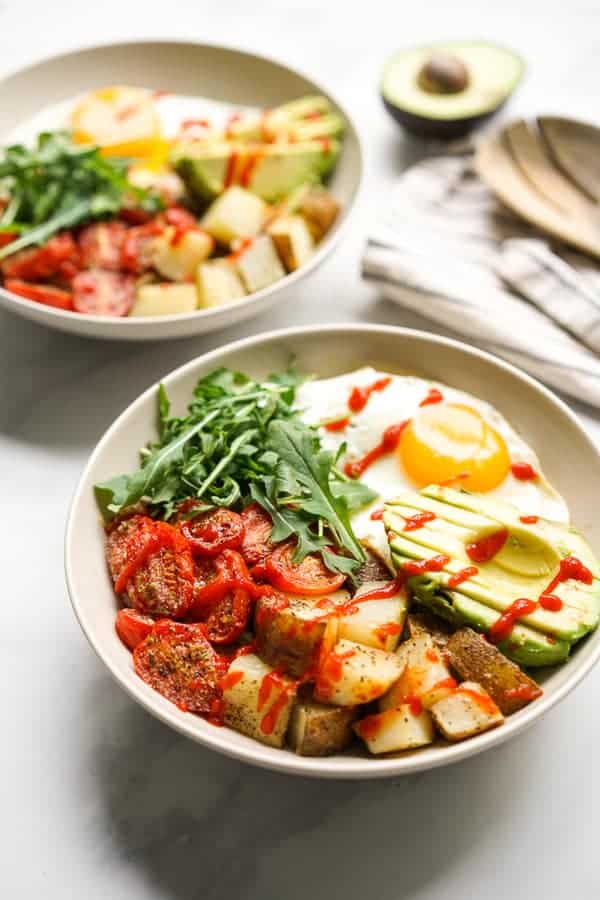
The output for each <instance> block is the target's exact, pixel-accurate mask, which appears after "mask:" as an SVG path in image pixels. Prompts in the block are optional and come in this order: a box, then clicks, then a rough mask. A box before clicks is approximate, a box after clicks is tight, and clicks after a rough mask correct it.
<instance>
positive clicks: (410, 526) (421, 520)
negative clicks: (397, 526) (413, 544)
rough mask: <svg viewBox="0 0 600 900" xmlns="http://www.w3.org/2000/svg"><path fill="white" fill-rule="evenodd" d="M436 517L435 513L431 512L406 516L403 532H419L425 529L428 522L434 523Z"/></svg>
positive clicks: (426, 511)
mask: <svg viewBox="0 0 600 900" xmlns="http://www.w3.org/2000/svg"><path fill="white" fill-rule="evenodd" d="M435 517H436V515H435V513H434V512H429V510H424V512H418V513H415V514H414V516H405V517H404V528H403V529H402V530H403V531H417V530H418V529H419V528H423V526H424V525H426V524H427V522H433V520H434V519H435Z"/></svg>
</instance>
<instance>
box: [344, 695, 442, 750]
mask: <svg viewBox="0 0 600 900" xmlns="http://www.w3.org/2000/svg"><path fill="white" fill-rule="evenodd" d="M354 730H355V732H356V734H357V735H358V736H359V737H360V738H362V740H363V741H364V742H365V744H366V745H367V747H368V748H369V750H370V751H371V753H395V752H399V751H401V750H415V749H416V748H417V747H424V746H425V745H426V744H431V742H432V741H433V738H434V728H433V722H432V720H431V714H430V713H429V712H428V711H427V710H426V709H420V710H418V709H414V707H413V706H412V705H411V704H410V703H404V704H403V705H402V706H399V707H398V708H397V709H388V710H386V711H385V712H380V713H375V715H372V716H367V718H366V719H361V721H360V722H357V723H356V724H355V726H354Z"/></svg>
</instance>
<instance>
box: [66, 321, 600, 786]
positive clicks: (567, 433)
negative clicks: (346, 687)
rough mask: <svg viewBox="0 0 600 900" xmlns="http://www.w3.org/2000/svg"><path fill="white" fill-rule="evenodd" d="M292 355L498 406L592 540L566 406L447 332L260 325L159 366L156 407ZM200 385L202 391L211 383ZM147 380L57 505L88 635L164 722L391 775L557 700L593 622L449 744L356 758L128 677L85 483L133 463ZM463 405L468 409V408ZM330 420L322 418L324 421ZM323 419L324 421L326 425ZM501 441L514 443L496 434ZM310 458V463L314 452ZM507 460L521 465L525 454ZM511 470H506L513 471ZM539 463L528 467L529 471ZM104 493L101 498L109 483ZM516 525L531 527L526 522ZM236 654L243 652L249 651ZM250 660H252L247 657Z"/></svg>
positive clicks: (501, 730) (351, 769) (284, 764)
mask: <svg viewBox="0 0 600 900" xmlns="http://www.w3.org/2000/svg"><path fill="white" fill-rule="evenodd" d="M292 359H293V361H294V363H293V364H294V369H295V370H296V371H298V372H301V373H305V374H307V375H309V374H313V375H314V376H315V377H316V378H319V379H330V378H334V377H336V376H340V375H341V374H342V373H356V372H357V370H358V371H360V370H361V369H363V368H364V367H365V366H372V367H374V368H375V369H377V370H379V371H380V372H387V373H398V374H397V375H390V376H388V378H387V380H386V384H387V383H389V382H391V381H392V379H393V378H397V379H398V383H400V382H401V379H402V378H404V377H406V375H405V373H411V377H413V380H412V381H410V384H411V385H413V386H414V385H415V384H416V385H422V384H425V383H428V384H434V385H437V387H435V388H432V389H431V391H430V392H429V394H428V395H427V398H428V399H427V403H426V404H423V403H422V402H421V403H420V404H419V406H420V407H421V408H422V409H426V410H429V409H433V404H434V402H435V401H437V400H439V399H441V397H440V396H438V395H440V394H441V391H442V390H447V391H448V392H451V391H457V392H463V393H462V395H461V396H466V394H468V396H469V397H471V398H472V399H473V403H474V404H475V402H477V403H479V404H481V409H492V407H493V409H494V410H495V411H496V412H495V416H496V419H495V421H496V423H497V427H498V429H499V430H501V429H500V424H498V423H500V418H499V417H500V416H502V417H506V421H507V422H510V423H511V427H512V429H514V432H512V431H511V434H512V435H513V441H516V440H517V439H518V441H520V442H521V443H520V446H522V447H523V448H524V447H529V448H531V453H537V454H539V459H540V465H541V466H543V474H544V479H545V482H547V483H548V485H550V484H552V485H553V486H554V488H556V489H557V490H558V491H560V496H561V497H562V498H564V502H565V504H567V505H568V508H569V510H570V514H571V518H572V521H573V523H574V524H575V525H576V526H577V528H578V529H580V530H581V532H582V533H583V534H585V535H586V537H587V539H588V541H589V544H590V546H591V548H592V550H593V552H595V553H598V551H599V550H600V526H599V525H598V520H597V516H596V514H595V500H594V498H595V496H596V495H597V492H598V490H599V489H600V457H599V455H598V451H597V449H596V448H595V447H594V445H593V443H592V441H591V440H590V439H589V437H588V436H587V435H586V433H585V431H584V429H583V428H582V426H581V425H580V424H579V422H578V420H577V419H576V417H575V416H574V415H573V414H572V413H571V412H570V411H569V409H568V408H567V407H566V406H565V405H564V404H563V403H562V402H561V401H560V400H559V399H557V398H556V397H555V396H554V395H553V394H552V393H551V392H550V391H548V390H547V389H546V388H544V387H543V386H541V385H540V384H539V383H537V382H536V381H534V380H533V379H532V378H530V377H529V376H527V375H525V374H524V373H522V372H521V371H519V370H518V369H516V368H515V367H513V366H511V365H509V364H507V363H505V362H502V361H501V360H499V359H496V358H495V357H493V356H491V355H489V354H487V353H484V352H482V351H479V350H477V349H475V348H473V347H469V346H467V345H465V344H462V343H459V342H457V341H454V340H450V339H447V338H443V337H440V336H435V335H431V334H426V333H422V332H418V331H412V330H410V329H403V328H395V327H388V326H379V325H346V326H338V325H330V326H319V327H307V328H293V329H286V330H282V331H277V332H271V333H268V334H265V335H261V336H258V337H252V338H248V339H245V340H242V341H238V342H236V343H233V344H230V345H228V346H226V347H223V348H220V349H218V350H214V351H211V352H209V353H206V354H204V355H203V356H201V357H199V358H198V359H195V360H192V361H191V362H189V363H187V364H186V365H184V366H182V367H180V368H179V369H177V370H176V371H174V372H172V373H171V374H169V375H167V376H166V377H165V378H163V379H162V381H161V384H162V385H163V388H164V391H161V392H160V396H161V398H162V400H161V406H162V407H163V415H167V414H172V415H176V416H178V417H179V416H182V415H184V413H185V409H186V407H187V405H188V403H189V401H190V397H191V396H192V392H193V390H194V387H195V386H196V384H197V383H198V381H199V379H201V378H205V377H206V376H207V375H209V373H213V372H215V370H219V371H220V372H221V373H222V371H223V369H225V370H227V369H231V370H234V371H239V372H244V373H246V374H247V375H248V376H250V378H251V379H257V380H259V379H265V378H266V377H267V376H268V375H269V373H272V372H285V371H286V370H287V369H288V366H289V364H290V360H292ZM369 371H370V370H369ZM353 377H355V376H353ZM221 378H222V375H218V376H217V379H218V380H219V383H220V379H221ZM356 378H358V375H356ZM424 380H427V381H424ZM327 383H328V382H323V384H327ZM330 383H334V382H330ZM281 384H282V385H287V384H288V382H286V381H284V382H281ZM377 384H378V387H376V388H372V389H373V390H375V391H378V392H380V393H378V394H377V397H376V398H375V399H376V403H375V404H374V407H373V408H374V409H375V406H376V405H377V403H380V401H381V398H382V397H384V396H385V391H384V390H383V388H384V387H386V385H385V384H383V383H382V379H380V380H379V381H378V382H377ZM211 385H212V386H211V391H212V388H213V387H214V383H212V382H211ZM446 386H447V387H446ZM440 388H441V390H440ZM282 390H287V387H285V388H284V387H282ZM165 392H166V394H167V395H168V397H169V400H170V403H171V412H170V413H168V411H166V412H165V408H164V401H165ZM157 393H158V384H155V385H153V386H152V387H150V388H149V389H148V390H146V391H145V392H144V393H143V394H142V395H141V396H140V397H139V398H138V399H137V400H135V401H134V402H133V403H132V404H131V405H130V406H129V407H128V408H127V409H126V410H125V411H124V412H123V413H122V414H121V415H120V416H119V417H118V418H117V420H116V421H115V422H114V424H113V425H112V426H111V427H110V428H109V429H108V431H107V432H106V433H105V435H104V436H103V437H102V439H101V440H100V442H99V443H98V445H97V447H96V448H95V450H94V451H93V453H92V454H91V456H90V459H89V461H88V463H87V466H86V468H85V471H84V473H83V475H82V476H81V479H80V482H79V484H78V486H77V489H76V491H75V496H74V499H73V502H72V506H71V510H70V514H69V519H68V524H67V531H66V545H65V565H66V578H67V585H68V590H69V594H70V597H71V601H72V604H73V608H74V611H75V614H76V616H77V618H78V620H79V622H80V625H81V627H82V629H83V631H84V633H85V635H86V637H87V638H88V640H89V641H90V643H91V645H92V647H93V648H94V650H95V651H96V653H97V654H98V655H99V657H100V659H101V660H102V661H103V662H104V664H105V665H106V667H107V668H108V670H109V672H110V673H111V675H112V676H113V677H114V678H115V679H116V680H117V682H118V683H119V684H120V685H121V686H122V687H123V688H124V689H125V690H126V691H127V692H128V693H129V694H130V695H131V696H132V697H133V698H134V699H135V700H136V701H137V702H138V703H140V704H141V705H142V706H143V707H144V708H145V709H147V710H148V711H149V712H150V713H152V714H153V715H154V716H156V717H157V718H158V719H160V720H161V721H163V722H164V723H165V724H167V725H169V726H170V727H172V728H174V729H175V730H177V731H179V732H180V733H182V734H184V735H186V736H187V737H189V738H191V739H192V740H195V741H197V742H198V743H200V744H203V745H204V746H206V747H209V748H211V749H213V750H216V751H218V752H221V753H224V754H226V755H228V756H231V757H233V758H236V759H239V760H242V761H245V762H248V763H251V764H254V765H258V766H262V767H265V768H268V769H272V770H275V771H280V772H287V773H290V774H297V775H304V776H315V777H327V778H356V779H360V778H383V777H388V776H399V775H403V774H409V773H415V772H419V771H423V770H427V769H431V768H435V767H437V766H443V765H448V764H450V763H453V762H457V761H459V760H462V759H465V758H467V757H469V756H471V755H474V754H476V753H480V752H482V751H483V750H486V749H489V748H491V747H494V746H497V745H499V744H501V743H502V742H503V741H505V740H508V738H510V737H513V736H515V735H517V734H518V733H520V732H521V731H523V730H524V729H525V728H527V727H528V726H529V725H531V724H533V723H534V722H535V721H536V720H537V719H538V718H540V717H541V716H543V715H544V714H545V713H546V712H547V711H548V710H549V709H550V708H551V707H553V706H554V705H555V704H557V703H558V702H559V701H560V700H561V699H563V698H564V697H565V696H566V695H567V694H568V693H569V691H571V690H572V689H573V688H574V687H575V685H576V684H577V683H578V682H579V681H580V680H581V679H582V678H583V677H584V676H585V675H586V674H587V673H588V672H589V671H590V670H591V668H592V667H593V666H594V665H595V663H596V662H597V660H598V656H599V655H600V632H599V631H593V628H592V629H588V630H591V631H592V632H593V633H590V634H588V635H587V636H586V637H584V638H583V639H582V640H581V641H580V642H579V643H577V646H575V647H574V649H573V651H572V653H571V654H570V656H569V658H568V659H567V660H566V661H564V662H563V664H562V665H557V666H553V667H551V668H543V669H536V670H535V673H536V674H535V678H536V679H537V681H538V682H539V685H540V687H541V690H536V692H535V694H532V695H531V697H533V696H535V699H534V700H533V702H531V703H529V705H525V706H523V708H521V709H520V710H519V711H516V712H514V714H512V715H508V716H507V717H506V719H505V721H504V722H503V724H502V726H501V727H498V728H493V729H492V730H487V731H485V732H484V733H480V734H477V735H476V736H473V737H470V739H468V740H464V741H461V742H457V743H453V742H452V741H446V740H440V739H437V740H432V741H428V742H425V743H427V745H426V746H423V747H421V749H419V750H408V751H404V752H401V753H395V754H389V753H386V754H384V755H382V756H374V757H368V756H367V755H366V753H365V752H364V750H363V749H361V747H360V746H358V744H354V745H353V746H351V747H350V748H348V749H347V750H344V752H339V753H334V754H333V755H330V756H324V757H311V756H304V755H297V754H296V753H294V752H292V751H291V750H290V749H284V748H280V747H275V746H269V745H266V744H264V743H259V742H257V741H256V740H254V739H252V738H251V737H248V736H246V735H245V734H242V733H238V731H236V730H233V729H231V728H229V727H227V726H226V727H216V726H215V724H213V723H211V722H210V721H206V720H205V719H203V718H201V717H199V716H196V715H194V714H193V712H191V711H185V708H184V704H179V706H177V705H175V704H174V703H172V702H170V701H169V699H167V697H166V696H163V695H162V694H161V693H158V692H157V691H155V690H153V688H152V687H151V686H150V685H149V684H148V683H146V682H145V681H144V680H143V679H142V678H140V677H138V674H136V671H134V667H133V665H132V658H131V654H130V652H129V650H128V649H127V648H126V647H125V646H124V645H123V643H121V641H120V640H119V637H118V636H117V634H116V632H115V615H116V613H117V609H118V606H119V604H118V603H117V599H116V597H115V594H114V592H113V587H112V583H111V578H110V575H109V572H108V570H107V565H106V559H105V529H104V527H103V523H102V519H101V516H100V514H99V510H98V505H97V503H96V499H95V496H94V487H95V486H98V485H99V484H101V485H102V486H103V488H102V490H101V491H99V492H98V499H100V495H101V494H102V493H103V492H104V493H105V492H106V482H107V479H110V478H112V477H113V476H115V475H116V474H117V473H120V472H132V471H134V470H135V468H136V466H137V465H138V459H139V456H138V454H139V450H140V448H141V447H143V446H146V445H148V442H149V441H154V440H156V431H155V422H156V405H157ZM318 393H319V394H320V395H323V394H324V393H325V392H324V391H321V390H320V391H319V392H318ZM374 396H375V395H374ZM390 396H391V395H390ZM396 396H399V395H396ZM449 396H450V393H449ZM475 398H477V400H476V399H475ZM363 399H364V397H363ZM367 399H368V398H367ZM369 402H370V401H369ZM353 408H356V409H358V405H357V404H354V407H353ZM367 408H368V407H367ZM460 410H462V413H463V414H464V411H465V407H464V406H460ZM470 412H471V414H473V415H474V413H473V409H471V411H470ZM391 415H392V416H393V415H394V411H392V412H391ZM397 415H398V411H397V410H396V416H397ZM331 421H332V420H331V419H329V420H328V423H329V424H331ZM337 427H338V426H337V424H336V425H335V426H334V429H333V430H332V433H335V429H337ZM509 446H516V445H515V444H514V443H513V444H511V443H510V441H509ZM531 458H532V459H537V457H531ZM319 459H320V460H321V462H322V457H321V456H319ZM519 465H520V466H521V467H523V466H524V465H525V463H523V462H521V463H520V464H519ZM515 471H517V474H518V475H519V479H520V477H521V475H522V472H521V473H520V474H519V471H518V470H515ZM541 472H542V470H541V469H540V478H541ZM582 473H585V477H582ZM519 483H521V482H519ZM113 484H114V483H113ZM389 490H390V493H392V495H394V494H395V493H396V492H397V486H395V485H392V486H391V487H390V489H389ZM426 492H427V491H425V493H426ZM138 496H139V494H138ZM461 496H463V495H461ZM464 496H468V495H464ZM532 496H533V495H532ZM548 496H551V497H553V498H556V497H558V496H559V495H558V494H557V493H556V492H554V489H552V491H551V493H550V494H548ZM112 499H113V502H115V499H116V493H115V492H113V494H112ZM134 499H135V498H134ZM386 499H387V498H386ZM104 500H106V497H104ZM375 502H377V501H375ZM499 515H500V513H499ZM377 517H378V516H371V517H370V518H372V519H374V518H377ZM527 518H529V519H536V520H537V516H530V517H524V518H523V519H521V521H525V520H526V519H527ZM525 527H526V526H522V527H521V526H519V528H520V532H519V533H520V534H525V532H523V528H525ZM527 527H528V526H527ZM415 533H417V534H418V532H415ZM528 534H529V535H530V537H531V532H528ZM525 539H527V538H526V536H525ZM393 546H394V545H393V543H392V547H393ZM536 546H537V545H536ZM592 550H590V551H589V552H590V554H591V553H592ZM438 558H439V557H438ZM587 558H588V559H590V558H593V557H591V556H590V557H587ZM267 565H268V563H267ZM591 565H593V563H591ZM253 571H254V570H253ZM586 572H587V570H586ZM590 579H591V575H590ZM596 621H597V617H596ZM186 627H187V626H186ZM515 633H516V632H515ZM471 635H473V632H471ZM481 640H484V639H483V638H482V639H481ZM544 640H546V638H544ZM547 640H548V647H549V648H550V651H551V652H553V650H552V648H554V647H558V646H559V645H560V644H561V642H560V640H558V641H557V640H556V639H555V638H548V639H547ZM346 643H349V642H346ZM486 643H487V642H486ZM401 646H402V645H401ZM487 646H489V644H488V645H487ZM501 646H502V645H501ZM515 646H516V645H515ZM246 649H247V650H249V649H252V648H251V647H247V648H246ZM517 649H518V648H517ZM136 652H137V651H136ZM374 652H377V651H374ZM346 655H348V654H346ZM134 656H135V654H134ZM384 656H386V657H388V656H389V654H384ZM240 658H241V659H242V660H244V659H249V656H246V657H244V656H242V657H240ZM253 658H254V657H253ZM517 659H519V657H518V655H517ZM258 664H260V665H262V664H261V663H260V660H258ZM511 665H512V664H511ZM531 671H533V670H531ZM240 677H241V676H240ZM363 699H364V698H363ZM480 699H481V698H480ZM432 709H433V708H432ZM371 718H374V717H371Z"/></svg>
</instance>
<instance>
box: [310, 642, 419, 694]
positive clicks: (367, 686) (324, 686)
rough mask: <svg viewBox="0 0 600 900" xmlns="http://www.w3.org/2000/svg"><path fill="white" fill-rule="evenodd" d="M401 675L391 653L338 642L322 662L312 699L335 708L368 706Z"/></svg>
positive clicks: (399, 664)
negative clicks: (333, 705) (367, 704)
mask: <svg viewBox="0 0 600 900" xmlns="http://www.w3.org/2000/svg"><path fill="white" fill-rule="evenodd" d="M401 674H402V663H401V662H400V660H399V659H398V657H397V656H396V655H395V654H394V653H386V652H385V650H376V649H375V648H374V647H364V646H363V645H362V644H357V643H355V642H354V641H347V640H341V641H338V642H337V644H336V645H335V647H334V648H333V650H331V651H330V652H329V653H328V654H327V655H326V656H325V657H324V658H323V660H322V662H321V664H320V666H319V670H318V672H317V678H316V683H315V698H316V699H317V700H321V701H322V702H324V703H335V704H337V705H338V706H357V705H358V704H360V703H370V701H371V700H376V699H377V698H378V697H381V695H382V694H385V692H386V691H387V690H388V688H389V687H390V686H391V685H392V684H393V683H394V681H396V680H397V679H398V678H399V677H400V675H401Z"/></svg>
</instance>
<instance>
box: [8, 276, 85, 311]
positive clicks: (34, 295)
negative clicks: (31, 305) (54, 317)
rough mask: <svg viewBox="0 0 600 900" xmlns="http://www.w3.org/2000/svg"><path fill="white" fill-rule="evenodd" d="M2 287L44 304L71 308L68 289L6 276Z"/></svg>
mask: <svg viewBox="0 0 600 900" xmlns="http://www.w3.org/2000/svg"><path fill="white" fill-rule="evenodd" d="M4 287H5V288H6V290H7V291H10V292H11V294H17V295H18V296H19V297H25V298H26V299H27V300H34V301H35V302H36V303H43V304H44V306H53V307H54V308H55V309H73V295H72V294H71V292H70V291H63V289H62V288H57V287H53V286H52V285H51V284H31V282H29V281H21V280H20V279H19V278H7V279H6V280H5V282H4Z"/></svg>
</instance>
